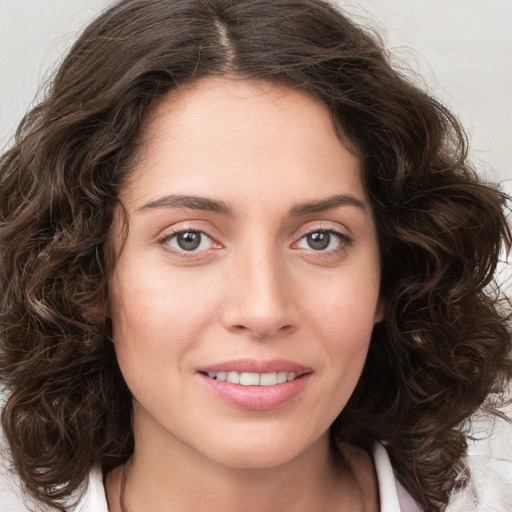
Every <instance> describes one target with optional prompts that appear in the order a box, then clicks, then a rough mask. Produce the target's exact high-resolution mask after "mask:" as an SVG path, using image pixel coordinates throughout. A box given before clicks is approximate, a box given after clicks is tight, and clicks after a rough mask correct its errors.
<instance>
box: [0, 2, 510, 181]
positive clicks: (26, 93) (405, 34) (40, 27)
mask: <svg viewBox="0 0 512 512" xmlns="http://www.w3.org/2000/svg"><path fill="white" fill-rule="evenodd" d="M109 3H110V1H109V0H0V148H5V147H6V145H8V144H9V141H10V140H11V137H12V135H13V133H14V130H15V128H16V126H17V124H18V122H19V120H20V119H21V116H22V115H23V113H24V112H25V111H26V110H27V108H28V107H29V105H30V104H31V103H32V102H33V99H34V96H35V95H36V93H37V92H38V90H39V89H40V88H41V84H42V83H43V81H44V79H46V78H48V77H51V74H52V70H53V69H54V68H55V66H56V64H57V63H58V61H59V59H60V58H61V56H62V54H63V52H64V51H65V50H66V49H67V48H68V47H69V46H70V44H71V43H72V42H73V41H74V39H75V38H76V37H77V36H78V34H79V33H80V31H81V29H82V28H83V27H84V25H85V24H86V23H87V22H88V21H89V20H90V19H92V18H93V17H94V16H95V15H96V14H97V13H98V12H99V11H100V10H101V9H103V8H105V7H106V6H107V5H108V4H109ZM341 3H342V4H343V5H345V6H346V8H347V10H348V12H349V13H351V14H357V15H358V16H359V17H360V19H362V21H363V22H364V23H366V24H371V25H372V26H375V27H377V28H378V29H379V30H380V31H381V32H382V33H383V34H384V36H385V39H386V40H387V43H388V47H389V48H390V49H391V51H392V53H393V55H395V56H397V57H398V58H399V59H400V61H401V62H404V61H405V62H407V63H408V65H409V66H410V67H411V68H412V69H414V70H418V71H420V72H421V74H422V76H423V77H425V79H426V81H427V83H428V87H429V89H430V90H431V92H433V93H434V94H435V95H436V96H437V97H438V98H440V99H441V100H442V101H443V102H444V103H446V104H447V105H448V106H449V107H451V108H452V109H453V110H454V111H455V113H456V114H457V115H458V116H459V117H460V118H461V119H462V120H463V122H464V125H465V126H466V129H467V130H468V132H469V134H470V137H471V139H472V156H473V158H474V160H475V161H476V162H477V163H479V164H481V165H480V167H481V169H482V172H483V173H484V174H485V175H486V176H487V177H488V178H489V179H491V180H494V179H506V178H509V179H510V178H512V95H511V93H510V90H511V89H512V51H511V50H512V0H380V1H379V0H364V1H363V0H361V1H359V2H358V1H355V0H345V1H342V2H341ZM491 168H492V169H493V170H491Z"/></svg>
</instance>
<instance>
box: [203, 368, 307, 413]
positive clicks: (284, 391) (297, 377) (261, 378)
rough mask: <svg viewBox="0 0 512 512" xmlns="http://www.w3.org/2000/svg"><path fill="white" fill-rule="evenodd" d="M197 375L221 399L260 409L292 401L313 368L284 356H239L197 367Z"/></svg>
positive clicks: (301, 390)
mask: <svg viewBox="0 0 512 512" xmlns="http://www.w3.org/2000/svg"><path fill="white" fill-rule="evenodd" d="M197 375H198V376H199V377H200V378H201V380H202V381H203V383H204V384H205V385H206V388H207V389H208V390H209V391H210V392H211V393H212V394H213V395H214V396H215V397H216V398H218V399H220V400H221V401H223V402H224V403H227V404H228V405H230V406H232V407H236V408H239V409H249V410H253V411H264V410H270V409H276V408H278V407H281V406H284V405H286V404H288V403H290V402H292V401H294V400H295V399H296V398H297V397H298V396H299V395H301V394H302V393H303V392H304V391H305V389H306V388H307V387H308V384H309V383H310V381H311V377H312V375H313V370H312V369H311V368H309V367H307V366H304V365H301V364H298V363H295V362H291V361H285V360H273V361H258V360H254V359H239V360H236V361H225V362H223V363H218V364H214V365H211V366H208V367H203V368H198V371H197Z"/></svg>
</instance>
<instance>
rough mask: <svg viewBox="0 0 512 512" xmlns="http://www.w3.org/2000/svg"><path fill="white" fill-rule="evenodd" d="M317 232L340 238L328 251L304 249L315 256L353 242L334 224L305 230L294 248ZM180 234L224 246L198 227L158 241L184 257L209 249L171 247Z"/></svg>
mask: <svg viewBox="0 0 512 512" xmlns="http://www.w3.org/2000/svg"><path fill="white" fill-rule="evenodd" d="M315 233H322V234H327V235H334V236H335V237H337V238H338V239H339V243H338V246H337V247H336V248H334V249H330V250H328V251H326V250H315V249H312V248H309V249H307V248H306V249H304V250H306V251H309V252H311V253H312V254H315V257H329V256H334V255H337V254H339V253H340V252H342V251H345V250H346V248H347V246H349V245H350V244H351V243H352V239H351V238H350V237H349V236H347V234H346V233H344V232H343V231H341V230H339V229H336V228H334V227H332V226H330V227H328V228H326V227H323V226H322V227H315V228H309V229H307V230H304V231H303V232H302V233H301V234H300V236H299V238H298V239H297V241H296V242H294V243H293V244H292V248H294V249H297V250H301V248H300V247H297V245H298V244H299V243H300V242H301V241H302V240H304V239H306V237H308V236H311V235H314V234H315ZM180 234H198V235H200V236H201V237H206V238H208V239H209V240H210V241H211V243H212V244H213V245H217V246H218V247H215V249H219V248H222V245H221V244H220V243H218V242H216V241H215V239H214V237H212V236H210V235H209V234H208V233H206V232H205V231H204V230H201V229H197V228H185V229H178V230H176V231H173V232H172V233H170V234H166V235H164V236H163V237H161V238H160V239H159V240H158V243H159V244H160V245H161V246H163V247H164V249H165V250H166V251H168V252H170V253H172V254H175V255H178V256H179V257H182V258H196V257H197V256H196V255H197V254H200V253H204V252H206V251H208V250H209V249H203V250H202V251H197V250H192V251H187V250H185V249H183V248H181V249H177V248H171V247H170V245H169V242H170V241H171V240H173V239H174V238H176V237H178V236H179V235H180ZM202 243H203V240H202V239H201V240H200V242H199V247H200V246H201V244H202ZM329 243H330V241H329Z"/></svg>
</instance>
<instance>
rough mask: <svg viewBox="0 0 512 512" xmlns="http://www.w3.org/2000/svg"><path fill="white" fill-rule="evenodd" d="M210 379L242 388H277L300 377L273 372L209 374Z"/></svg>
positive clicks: (289, 373)
mask: <svg viewBox="0 0 512 512" xmlns="http://www.w3.org/2000/svg"><path fill="white" fill-rule="evenodd" d="M204 375H207V376H208V377H209V378H210V379H213V380H219V381H222V382H230V383H231V384H240V385H241V386H275V385H277V384H284V383H285V382H290V381H292V380H295V379H296V378H297V377H298V376H299V377H300V375H297V374H296V373H295V372H287V371H281V372H271V373H252V372H207V373H205V374H204Z"/></svg>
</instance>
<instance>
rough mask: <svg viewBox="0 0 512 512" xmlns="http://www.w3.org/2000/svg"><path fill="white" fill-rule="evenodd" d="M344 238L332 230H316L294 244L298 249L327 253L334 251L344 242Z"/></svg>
mask: <svg viewBox="0 0 512 512" xmlns="http://www.w3.org/2000/svg"><path fill="white" fill-rule="evenodd" d="M346 238H347V237H346V236H345V235H343V234H341V233H337V232H336V231H334V230H327V229H325V230H323V229H322V230H317V231H313V232H311V233H308V234H307V235H305V236H303V237H302V238H301V239H300V240H299V241H298V242H297V244H296V247H297V248H298V249H308V250H313V251H322V252H329V251H334V250H336V249H338V248H339V247H340V245H341V244H342V243H343V242H344V241H346Z"/></svg>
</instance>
